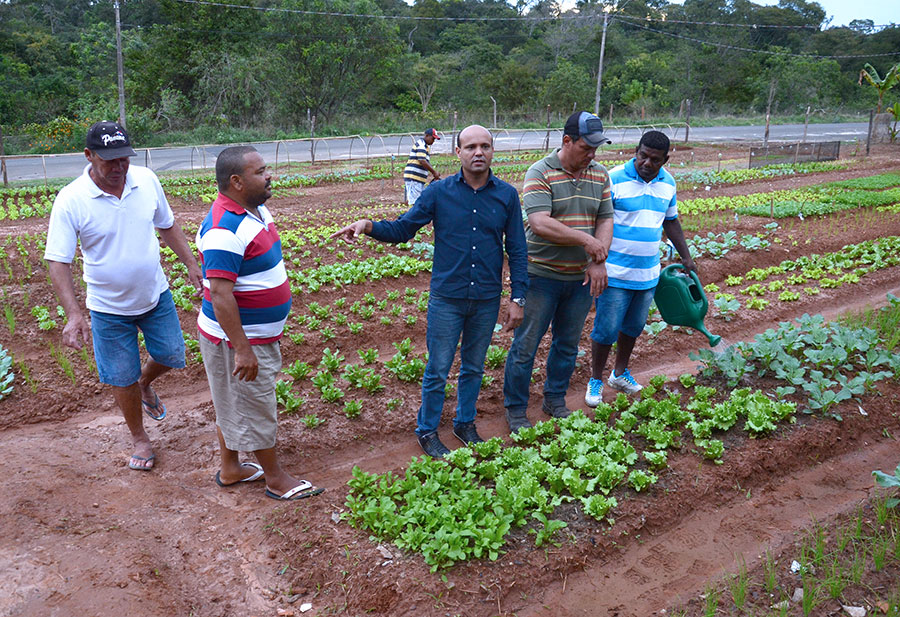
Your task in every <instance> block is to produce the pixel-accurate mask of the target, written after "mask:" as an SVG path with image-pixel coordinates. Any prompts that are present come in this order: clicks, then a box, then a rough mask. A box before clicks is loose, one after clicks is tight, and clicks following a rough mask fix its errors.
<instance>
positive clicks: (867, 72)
mask: <svg viewBox="0 0 900 617" xmlns="http://www.w3.org/2000/svg"><path fill="white" fill-rule="evenodd" d="M863 80H865V81H866V82H867V83H869V84H870V85H871V86H872V87H874V88H875V89H876V90H878V108H877V109H876V110H875V113H877V114H880V113H881V105H882V102H883V101H884V95H885V94H886V93H887V91H888V90H890V89H891V88H893V87H894V86H896V85H897V84H898V83H900V62H898V63H897V64H895V65H894V66H892V67H891V68H890V69H888V72H887V73H885V74H884V77H881V76H880V75H879V74H878V71H877V70H876V69H875V67H874V66H872V65H871V64H869V63H868V62H867V63H866V65H865V66H864V67H863V68H862V70H861V71H860V72H859V85H860V86H861V85H862V84H863Z"/></svg>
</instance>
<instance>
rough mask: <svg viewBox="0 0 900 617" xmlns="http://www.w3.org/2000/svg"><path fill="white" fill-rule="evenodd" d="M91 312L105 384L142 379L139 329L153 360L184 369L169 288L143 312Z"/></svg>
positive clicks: (99, 368) (181, 341) (99, 369)
mask: <svg viewBox="0 0 900 617" xmlns="http://www.w3.org/2000/svg"><path fill="white" fill-rule="evenodd" d="M90 313H91V338H92V339H93V342H94V359H95V360H96V362H97V373H98V374H99V375H100V381H101V382H102V383H105V384H109V385H111V386H117V387H120V388H125V387H128V386H130V385H131V384H133V383H135V382H137V380H138V379H140V377H141V350H140V348H139V347H138V330H140V331H141V332H143V333H144V346H145V347H146V348H147V353H149V354H150V357H151V358H153V360H154V361H156V362H158V363H159V364H162V365H164V366H168V367H169V368H184V335H183V334H182V332H181V324H180V323H179V321H178V313H177V312H176V311H175V303H174V302H173V301H172V292H171V291H169V290H168V289H167V290H165V291H164V292H162V293H161V294H160V296H159V303H158V304H157V305H156V306H155V307H154V308H152V309H150V310H149V311H147V312H146V313H144V314H143V315H113V314H111V313H101V312H99V311H91V312H90Z"/></svg>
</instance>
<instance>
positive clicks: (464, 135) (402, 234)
mask: <svg viewBox="0 0 900 617" xmlns="http://www.w3.org/2000/svg"><path fill="white" fill-rule="evenodd" d="M456 154H457V156H459V160H460V163H461V166H462V169H461V170H460V171H459V172H458V173H456V174H454V175H452V176H450V177H447V178H444V179H442V180H441V181H440V182H432V183H431V184H430V185H429V186H428V187H427V188H426V189H425V190H424V191H423V192H422V195H421V197H419V199H418V200H417V201H416V203H415V205H414V206H413V207H412V208H410V209H409V210H408V211H406V212H405V213H404V214H403V215H402V216H401V217H400V218H399V219H397V220H395V221H378V222H373V221H370V220H367V219H363V220H359V221H356V222H355V223H353V224H351V225H348V226H346V227H344V228H343V229H341V230H340V231H338V232H337V233H335V234H334V235H333V236H332V238H337V237H340V238H343V239H344V240H345V241H348V242H349V241H351V240H356V238H358V237H359V236H360V235H362V234H367V235H369V236H371V237H373V238H375V239H376V240H381V241H384V242H393V243H397V242H407V241H408V240H410V239H412V238H413V237H414V236H415V235H416V232H417V231H418V230H419V228H421V227H422V226H424V225H427V224H428V223H433V224H434V239H435V241H434V262H433V264H432V269H431V294H430V298H429V302H428V330H427V333H426V339H427V345H428V364H427V366H426V367H425V375H424V377H423V379H422V404H421V406H420V407H419V414H418V419H417V426H416V436H417V437H418V441H419V445H420V446H422V450H424V451H425V454H428V455H429V456H432V457H435V458H439V457H442V456H444V455H445V454H447V453H448V452H449V450H448V449H447V447H446V446H445V445H444V444H443V443H441V440H440V438H439V437H438V433H437V429H438V424H439V423H440V420H441V411H442V409H443V406H444V386H445V384H446V382H447V375H448V374H449V372H450V366H451V365H452V364H453V359H454V357H455V356H456V347H457V344H458V343H459V339H460V335H462V346H461V349H460V358H461V360H460V362H461V366H460V370H459V382H458V387H457V405H456V418H455V419H454V421H453V434H454V435H455V436H456V437H457V438H458V439H459V440H460V441H462V442H463V443H464V444H470V443H478V442H480V441H482V439H481V437H480V436H479V435H478V433H477V431H476V430H475V401H476V400H477V398H478V392H479V390H480V389H481V377H482V375H483V374H484V358H485V354H486V353H487V348H488V346H489V345H490V342H491V337H492V335H493V332H494V325H495V324H496V323H497V316H498V314H499V311H500V291H501V289H502V288H503V250H504V248H505V249H506V254H507V256H508V259H509V273H510V274H509V276H510V281H511V286H512V290H511V301H510V304H509V307H508V309H507V314H506V319H505V322H504V330H506V331H511V330H514V329H515V328H516V327H518V325H519V324H520V323H521V322H522V317H523V315H524V308H525V291H526V290H527V288H528V274H527V261H528V256H527V249H526V245H525V231H524V226H523V222H522V210H521V206H520V205H519V194H518V192H517V191H516V189H515V188H514V187H513V186H512V185H510V184H508V183H506V182H504V181H502V180H500V179H499V178H497V177H496V176H494V174H493V173H491V159H492V158H493V155H494V146H493V137H492V136H491V134H490V132H489V131H488V130H487V129H485V128H484V127H482V126H478V125H472V126H469V127H466V128H465V129H463V130H462V132H460V134H459V136H458V137H457V140H456Z"/></svg>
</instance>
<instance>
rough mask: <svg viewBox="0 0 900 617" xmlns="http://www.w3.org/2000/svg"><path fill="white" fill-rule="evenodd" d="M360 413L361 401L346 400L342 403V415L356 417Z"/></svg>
mask: <svg viewBox="0 0 900 617" xmlns="http://www.w3.org/2000/svg"><path fill="white" fill-rule="evenodd" d="M360 413H362V403H361V402H360V401H347V402H345V403H344V415H345V416H347V417H348V418H350V419H351V420H352V419H353V418H358V417H359V414H360Z"/></svg>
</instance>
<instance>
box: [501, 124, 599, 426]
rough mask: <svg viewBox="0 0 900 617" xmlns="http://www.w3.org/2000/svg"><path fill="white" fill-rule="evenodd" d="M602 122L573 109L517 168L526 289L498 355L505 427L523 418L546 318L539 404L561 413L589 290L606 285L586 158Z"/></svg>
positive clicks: (595, 174) (594, 189) (593, 169)
mask: <svg viewBox="0 0 900 617" xmlns="http://www.w3.org/2000/svg"><path fill="white" fill-rule="evenodd" d="M604 143H609V140H608V139H606V137H605V136H604V135H603V122H602V121H601V120H600V118H598V117H597V116H595V115H593V114H590V113H588V112H586V111H581V112H575V113H574V114H572V115H571V116H570V117H569V119H568V121H567V122H566V125H565V129H564V130H563V140H562V147H561V148H559V149H558V150H557V151H556V152H553V153H552V154H550V155H549V156H547V157H545V158H544V159H542V160H540V161H538V162H537V163H535V164H534V165H532V166H531V168H530V169H529V170H528V172H527V173H526V174H525V187H524V191H523V195H522V206H523V210H524V211H525V214H526V215H527V216H528V226H527V229H526V230H525V238H526V240H527V242H528V281H529V283H528V292H527V293H526V295H525V300H524V308H525V317H524V320H523V321H522V325H520V326H519V327H518V328H517V329H516V332H515V338H514V339H513V343H512V347H511V348H510V350H509V355H508V356H507V358H506V371H505V375H504V381H503V405H504V406H505V407H506V419H507V422H508V423H509V429H510V431H511V432H515V431H517V430H519V429H520V428H526V427H529V426H531V423H530V422H529V421H528V417H527V415H526V413H525V412H526V409H527V408H528V398H529V391H528V390H529V386H530V384H531V370H532V367H533V365H534V357H535V354H536V353H537V349H538V345H540V342H541V339H542V338H543V337H544V334H545V333H546V332H547V328H549V327H551V326H552V333H553V334H552V337H553V342H552V344H551V345H550V354H549V355H548V356H547V367H546V371H547V375H546V379H545V381H544V401H543V406H542V408H543V411H544V413H546V414H547V415H549V416H552V417H555V418H564V417H566V416H568V415H569V413H570V412H569V409H568V408H567V407H566V401H565V397H566V391H567V390H568V388H569V379H570V378H571V376H572V371H573V370H574V369H575V359H576V358H577V355H578V341H579V340H580V338H581V331H582V328H583V327H584V320H585V319H586V318H587V314H588V311H590V308H591V303H592V302H591V297H592V296H594V297H596V296H597V295H599V294H600V293H601V292H602V291H603V289H604V288H605V287H606V265H605V261H606V255H607V253H608V251H609V245H610V242H611V241H612V232H613V218H612V217H613V205H612V198H611V193H610V181H609V174H607V172H606V168H605V167H603V166H602V165H600V164H598V163H595V162H594V154H595V153H596V151H597V147H598V146H600V145H601V144H604Z"/></svg>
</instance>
